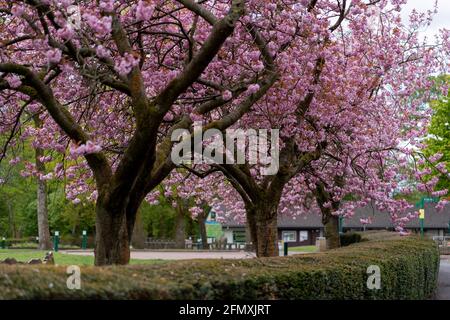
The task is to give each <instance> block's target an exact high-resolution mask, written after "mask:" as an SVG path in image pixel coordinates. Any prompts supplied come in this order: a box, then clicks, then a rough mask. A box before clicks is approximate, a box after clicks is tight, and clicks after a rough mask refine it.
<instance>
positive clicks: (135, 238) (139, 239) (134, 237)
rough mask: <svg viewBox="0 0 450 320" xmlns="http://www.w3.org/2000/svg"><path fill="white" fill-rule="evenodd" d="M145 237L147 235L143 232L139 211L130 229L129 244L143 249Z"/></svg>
mask: <svg viewBox="0 0 450 320" xmlns="http://www.w3.org/2000/svg"><path fill="white" fill-rule="evenodd" d="M127 222H128V221H127ZM128 223H129V222H128ZM128 232H129V231H128ZM146 238H147V235H146V234H145V230H144V225H143V222H142V216H141V214H140V212H138V213H137V216H136V219H135V223H134V230H133V231H132V234H131V244H132V246H133V248H135V249H144V248H145V240H146Z"/></svg>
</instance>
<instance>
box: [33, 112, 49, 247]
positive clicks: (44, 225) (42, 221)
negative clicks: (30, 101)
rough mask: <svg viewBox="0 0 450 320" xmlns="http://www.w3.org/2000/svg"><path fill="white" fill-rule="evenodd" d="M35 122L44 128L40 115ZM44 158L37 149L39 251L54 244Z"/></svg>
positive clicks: (34, 117) (41, 152)
mask: <svg viewBox="0 0 450 320" xmlns="http://www.w3.org/2000/svg"><path fill="white" fill-rule="evenodd" d="M33 121H34V125H35V126H36V128H41V127H42V120H41V119H40V118H39V115H38V114H34V115H33ZM43 156H44V150H42V149H41V148H36V149H35V163H36V170H37V173H38V177H37V185H38V187H37V220H38V234H39V249H41V250H50V249H51V248H52V243H51V241H50V228H49V223H48V207H47V182H46V181H45V180H42V179H41V178H40V176H43V175H45V174H46V172H45V163H43V162H42V161H41V157H43Z"/></svg>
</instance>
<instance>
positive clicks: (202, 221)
mask: <svg viewBox="0 0 450 320" xmlns="http://www.w3.org/2000/svg"><path fill="white" fill-rule="evenodd" d="M197 222H198V228H199V231H200V238H201V239H202V247H203V249H208V248H209V244H208V234H207V233H206V218H204V217H203V216H202V217H200V216H198V217H197Z"/></svg>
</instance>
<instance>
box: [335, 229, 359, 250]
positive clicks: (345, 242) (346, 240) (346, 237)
mask: <svg viewBox="0 0 450 320" xmlns="http://www.w3.org/2000/svg"><path fill="white" fill-rule="evenodd" d="M340 238H341V246H342V247H345V246H349V245H351V244H353V243H358V242H361V240H362V237H361V235H360V234H359V233H355V232H346V233H344V234H341V235H340Z"/></svg>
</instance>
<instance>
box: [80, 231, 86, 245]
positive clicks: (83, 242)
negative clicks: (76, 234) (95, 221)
mask: <svg viewBox="0 0 450 320" xmlns="http://www.w3.org/2000/svg"><path fill="white" fill-rule="evenodd" d="M86 247H87V231H86V230H83V241H82V242H81V248H82V249H83V250H86Z"/></svg>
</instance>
